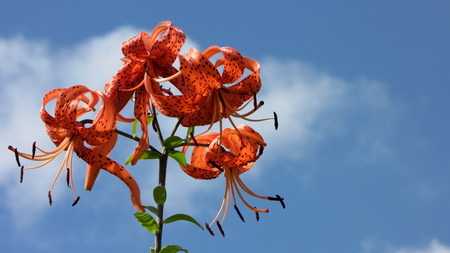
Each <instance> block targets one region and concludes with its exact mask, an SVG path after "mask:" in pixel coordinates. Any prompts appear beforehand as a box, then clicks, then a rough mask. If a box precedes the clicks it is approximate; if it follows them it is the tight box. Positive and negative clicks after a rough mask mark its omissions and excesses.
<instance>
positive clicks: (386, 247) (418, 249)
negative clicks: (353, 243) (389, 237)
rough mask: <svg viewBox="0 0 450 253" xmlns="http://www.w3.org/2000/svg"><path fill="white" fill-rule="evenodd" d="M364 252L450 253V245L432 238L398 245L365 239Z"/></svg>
mask: <svg viewBox="0 0 450 253" xmlns="http://www.w3.org/2000/svg"><path fill="white" fill-rule="evenodd" d="M361 246H362V252H363V253H450V246H448V245H446V244H444V243H442V242H440V241H439V240H438V239H436V238H435V239H432V240H430V241H429V242H428V243H422V244H420V245H418V246H403V247H397V246H392V245H390V244H386V243H383V244H381V243H377V242H375V241H373V240H369V239H365V240H363V242H362V244H361Z"/></svg>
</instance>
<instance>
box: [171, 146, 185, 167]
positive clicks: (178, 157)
mask: <svg viewBox="0 0 450 253" xmlns="http://www.w3.org/2000/svg"><path fill="white" fill-rule="evenodd" d="M169 156H170V157H172V158H173V159H174V160H175V161H177V162H178V164H179V165H181V167H183V168H184V169H185V170H186V169H187V164H186V156H185V155H184V154H183V152H180V151H177V150H170V151H169Z"/></svg>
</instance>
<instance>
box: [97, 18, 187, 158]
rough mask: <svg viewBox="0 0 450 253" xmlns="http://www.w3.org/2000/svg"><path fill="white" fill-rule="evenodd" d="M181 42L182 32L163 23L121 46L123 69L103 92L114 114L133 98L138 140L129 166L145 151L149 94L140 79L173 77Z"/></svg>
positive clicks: (147, 145) (184, 37) (169, 23)
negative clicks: (138, 127)
mask: <svg viewBox="0 0 450 253" xmlns="http://www.w3.org/2000/svg"><path fill="white" fill-rule="evenodd" d="M185 40H186V36H185V34H184V33H183V31H181V30H180V29H179V28H177V27H174V26H173V25H172V23H171V22H169V21H165V22H161V23H160V24H158V25H157V26H156V27H155V28H154V29H153V31H152V33H151V34H150V35H149V34H147V33H146V32H141V33H140V34H139V35H136V36H134V37H133V38H131V39H129V40H128V41H125V42H124V43H122V52H123V54H124V56H125V58H124V59H122V62H123V63H124V66H123V67H122V69H120V70H119V71H118V72H117V73H116V74H115V75H114V76H113V77H112V78H111V79H110V80H109V81H108V83H107V84H106V85H105V90H106V94H107V96H108V97H109V98H110V99H111V100H112V101H113V102H114V104H115V106H116V108H117V111H118V112H120V111H121V110H122V109H123V108H124V107H125V105H126V104H127V103H128V101H129V100H130V98H131V97H132V96H133V94H134V95H135V101H134V104H135V107H134V117H135V118H136V119H138V120H139V122H140V125H141V130H142V137H141V140H140V142H139V144H138V145H137V147H136V150H135V151H134V153H133V158H132V161H131V164H133V165H134V164H136V163H137V161H138V160H139V158H140V157H141V156H142V154H143V153H144V152H145V151H146V150H147V149H148V148H149V139H148V128H147V115H148V111H149V99H150V94H148V92H147V91H146V89H145V86H144V85H143V84H144V79H145V77H146V76H147V75H148V74H149V73H151V75H152V76H170V75H173V74H175V73H176V72H177V70H176V69H175V68H174V67H173V66H172V64H173V62H174V61H175V60H176V58H177V55H178V53H179V52H180V50H181V47H182V45H183V43H184V41H185ZM174 82H175V80H174ZM124 120H125V119H124ZM131 121H133V119H131Z"/></svg>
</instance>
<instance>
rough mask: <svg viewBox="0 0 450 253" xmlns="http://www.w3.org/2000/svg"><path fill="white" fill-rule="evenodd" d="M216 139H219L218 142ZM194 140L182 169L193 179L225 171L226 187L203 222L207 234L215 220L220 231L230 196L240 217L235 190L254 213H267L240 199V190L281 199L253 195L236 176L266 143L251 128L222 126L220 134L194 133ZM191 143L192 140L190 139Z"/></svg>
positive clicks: (255, 157) (248, 166)
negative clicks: (212, 214)
mask: <svg viewBox="0 0 450 253" xmlns="http://www.w3.org/2000/svg"><path fill="white" fill-rule="evenodd" d="M220 136H222V139H220ZM220 140H222V145H221V144H220ZM195 141H196V142H197V144H198V145H197V146H194V148H193V150H192V153H191V160H190V163H189V164H188V165H187V169H186V170H184V171H185V172H186V173H187V174H188V175H189V176H191V177H193V178H196V179H213V178H216V177H218V176H219V175H220V174H221V173H225V180H226V187H225V195H224V198H223V201H222V205H221V207H220V209H219V212H218V213H217V215H216V217H215V218H214V219H213V221H212V222H211V223H209V224H206V225H207V228H208V230H209V231H210V233H211V234H213V235H214V233H213V232H212V231H211V229H210V228H209V227H210V225H211V224H213V223H214V222H216V221H217V224H218V226H219V229H220V231H221V233H222V234H224V233H223V230H222V228H221V224H222V223H223V222H224V220H225V217H226V215H227V213H228V209H229V205H230V199H231V198H232V199H233V204H234V208H235V210H236V211H237V212H238V214H239V217H240V218H241V219H242V220H244V218H243V216H242V215H241V213H240V211H239V209H238V207H237V203H236V196H235V193H237V194H238V196H239V198H240V199H241V200H242V202H243V203H244V204H245V205H246V206H247V207H248V208H249V209H250V210H252V211H254V212H256V213H260V212H263V213H267V212H268V211H269V210H268V209H258V208H256V207H253V206H252V205H250V204H249V203H248V202H247V201H246V200H245V199H244V197H243V195H242V192H241V190H243V191H244V192H246V193H247V194H249V195H251V196H253V197H257V198H261V199H268V200H277V201H281V202H282V200H283V199H282V198H280V197H279V196H277V197H276V198H274V197H268V196H260V195H257V194H255V193H254V192H252V191H251V190H250V189H249V188H248V187H247V186H246V185H245V184H244V182H242V180H241V179H240V178H239V175H240V174H241V173H243V172H245V171H248V170H249V169H251V168H252V167H253V164H254V162H255V161H256V160H257V159H258V158H259V157H260V155H261V154H262V151H263V149H264V147H265V146H266V143H265V142H264V139H263V138H262V136H261V135H260V134H259V133H258V132H256V131H255V130H253V129H252V128H251V127H249V126H247V125H239V126H237V127H236V129H231V128H227V129H224V130H223V131H222V133H209V134H206V135H202V136H197V137H195ZM191 143H194V140H192V142H191ZM188 149H189V146H185V147H183V150H182V152H183V153H185V154H186V152H187V151H188ZM283 205H284V204H283ZM221 215H223V216H222V220H221V221H220V223H219V222H218V219H219V217H220V216H221Z"/></svg>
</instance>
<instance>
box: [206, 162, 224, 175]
mask: <svg viewBox="0 0 450 253" xmlns="http://www.w3.org/2000/svg"><path fill="white" fill-rule="evenodd" d="M209 163H210V164H212V166H214V167H215V168H216V169H218V170H220V171H222V172H223V169H222V168H221V167H220V166H219V165H217V163H215V162H213V161H212V160H209Z"/></svg>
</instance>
